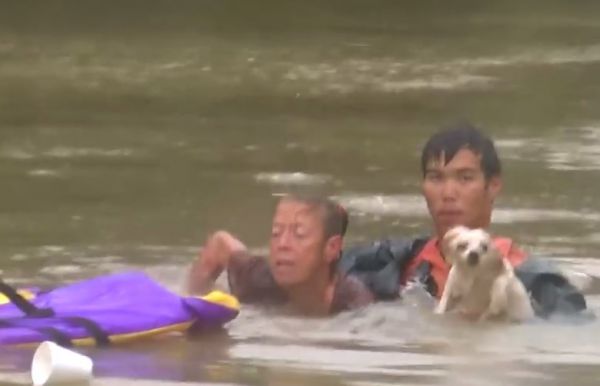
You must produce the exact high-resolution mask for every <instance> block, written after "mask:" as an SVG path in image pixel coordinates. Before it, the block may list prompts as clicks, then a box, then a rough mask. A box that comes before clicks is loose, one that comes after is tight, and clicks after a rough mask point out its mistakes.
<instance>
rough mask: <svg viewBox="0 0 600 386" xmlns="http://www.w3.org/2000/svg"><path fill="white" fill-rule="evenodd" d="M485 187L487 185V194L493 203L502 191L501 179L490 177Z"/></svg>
mask: <svg viewBox="0 0 600 386" xmlns="http://www.w3.org/2000/svg"><path fill="white" fill-rule="evenodd" d="M487 185H488V186H487V188H488V192H489V194H490V198H491V199H492V202H493V201H494V200H495V199H496V197H497V196H498V195H499V194H500V191H501V190H502V177H500V176H493V177H490V179H489V180H488V183H487Z"/></svg>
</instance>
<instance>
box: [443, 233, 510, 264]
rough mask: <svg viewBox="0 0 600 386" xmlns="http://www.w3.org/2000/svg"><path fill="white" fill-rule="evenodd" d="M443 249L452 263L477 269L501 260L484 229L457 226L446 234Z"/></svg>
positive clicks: (445, 255)
mask: <svg viewBox="0 0 600 386" xmlns="http://www.w3.org/2000/svg"><path fill="white" fill-rule="evenodd" d="M441 249H442V253H443V254H444V257H445V258H446V261H448V263H449V264H451V265H459V266H462V267H467V268H471V269H475V268H477V267H479V266H481V265H487V263H490V262H492V261H501V260H500V259H499V254H498V253H497V251H496V249H495V248H494V245H493V244H492V239H491V237H490V235H489V233H487V232H486V231H484V230H483V229H469V228H466V227H464V226H456V227H454V228H452V229H450V230H449V231H448V232H446V234H445V235H444V238H443V239H442V245H441Z"/></svg>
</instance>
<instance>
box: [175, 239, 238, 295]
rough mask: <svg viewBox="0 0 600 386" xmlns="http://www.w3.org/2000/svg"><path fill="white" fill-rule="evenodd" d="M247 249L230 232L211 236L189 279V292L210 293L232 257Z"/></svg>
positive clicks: (195, 262) (194, 264) (193, 266)
mask: <svg viewBox="0 0 600 386" xmlns="http://www.w3.org/2000/svg"><path fill="white" fill-rule="evenodd" d="M246 250H247V248H246V246H245V245H244V243H242V242H241V241H240V240H238V239H237V238H235V237H234V236H233V235H231V234H230V233H229V232H226V231H217V232H215V233H213V234H212V235H210V236H209V237H208V239H207V240H206V243H205V244H204V247H203V248H202V249H201V250H200V254H199V256H198V258H197V259H196V261H194V263H193V265H192V268H191V269H190V273H189V277H188V286H187V287H188V292H189V293H191V294H204V293H206V292H208V291H210V290H211V289H212V288H213V286H214V284H215V281H216V280H217V278H218V277H219V275H220V274H221V272H223V270H224V269H227V267H228V265H229V259H230V257H231V256H232V255H234V254H236V253H239V252H244V251H246Z"/></svg>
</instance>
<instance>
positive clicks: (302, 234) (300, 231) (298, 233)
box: [294, 228, 307, 238]
mask: <svg viewBox="0 0 600 386" xmlns="http://www.w3.org/2000/svg"><path fill="white" fill-rule="evenodd" d="M294 234H295V235H296V237H298V238H303V237H306V234H307V232H306V229H304V228H296V229H295V230H294Z"/></svg>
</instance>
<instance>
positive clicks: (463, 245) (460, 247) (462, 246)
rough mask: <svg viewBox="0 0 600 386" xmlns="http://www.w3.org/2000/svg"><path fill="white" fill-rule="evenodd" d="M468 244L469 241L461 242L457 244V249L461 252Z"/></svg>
mask: <svg viewBox="0 0 600 386" xmlns="http://www.w3.org/2000/svg"><path fill="white" fill-rule="evenodd" d="M467 246H468V244H467V243H459V244H458V245H457V246H456V250H457V251H459V252H462V251H464V250H465V249H467Z"/></svg>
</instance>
